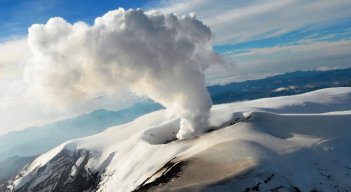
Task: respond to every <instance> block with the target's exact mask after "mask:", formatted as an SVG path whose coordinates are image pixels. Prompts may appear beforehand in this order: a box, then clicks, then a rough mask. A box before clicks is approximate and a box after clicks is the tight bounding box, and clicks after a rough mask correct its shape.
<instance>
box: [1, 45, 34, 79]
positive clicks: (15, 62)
mask: <svg viewBox="0 0 351 192" xmlns="http://www.w3.org/2000/svg"><path fill="white" fill-rule="evenodd" d="M29 54H30V52H29V48H28V46H27V42H26V39H18V40H11V41H7V42H4V43H1V44H0V79H3V78H14V77H18V76H20V75H21V73H22V70H23V64H24V62H25V61H26V59H27V58H28V57H29Z"/></svg>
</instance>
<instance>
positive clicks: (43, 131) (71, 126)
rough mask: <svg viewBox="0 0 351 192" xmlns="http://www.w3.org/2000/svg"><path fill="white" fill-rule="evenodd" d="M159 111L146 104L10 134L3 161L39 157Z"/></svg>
mask: <svg viewBox="0 0 351 192" xmlns="http://www.w3.org/2000/svg"><path fill="white" fill-rule="evenodd" d="M158 109H160V106H159V105H158V104H155V103H151V102H150V103H148V102H144V103H140V104H136V105H134V106H132V107H130V108H127V109H122V110H120V111H107V110H97V111H94V112H92V113H88V114H84V115H81V116H78V117H74V118H70V119H65V120H62V121H58V122H54V123H51V124H48V125H44V126H40V127H31V128H28V129H25V130H23V131H19V132H11V133H9V134H6V135H3V136H1V137H0V161H2V160H5V159H7V158H9V157H13V156H22V157H26V156H34V155H39V154H41V153H43V152H46V151H48V150H50V149H51V148H53V147H56V146H57V145H59V144H61V143H63V142H65V141H67V140H70V139H74V138H79V137H85V136H89V135H94V134H96V133H98V132H101V131H103V130H105V129H106V128H108V127H111V126H115V125H119V124H123V123H127V122H129V121H131V120H133V119H135V118H137V117H139V116H140V115H143V114H145V113H149V112H151V111H155V110H158Z"/></svg>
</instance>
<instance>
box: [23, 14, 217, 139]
mask: <svg viewBox="0 0 351 192" xmlns="http://www.w3.org/2000/svg"><path fill="white" fill-rule="evenodd" d="M210 40H211V31H210V29H209V28H208V27H207V26H205V25H203V24H202V22H200V21H199V20H197V19H196V18H195V17H194V16H192V15H189V16H176V15H174V14H162V13H156V12H144V11H143V10H139V9H138V10H132V9H131V10H127V11H125V10H123V9H121V8H120V9H118V10H114V11H110V12H108V13H106V14H105V15H104V16H102V17H99V18H96V19H95V22H94V24H93V25H92V26H88V25H87V24H85V23H83V22H78V23H74V24H70V23H68V22H66V21H65V20H64V19H62V18H52V19H50V20H49V21H48V22H47V23H46V24H44V25H41V24H35V25H32V26H31V27H30V28H29V35H28V44H29V47H30V50H31V53H32V59H31V61H30V62H29V65H28V67H27V69H26V77H27V79H28V80H29V81H30V82H31V83H32V84H33V87H34V88H35V89H36V90H37V92H40V93H43V95H45V96H46V97H47V98H54V99H55V101H54V102H56V103H57V102H58V101H60V102H59V103H60V104H70V103H74V102H77V101H79V100H82V99H89V98H91V97H93V96H95V95H99V94H100V95H101V94H113V93H115V92H118V91H119V90H120V89H121V88H123V87H124V86H126V87H128V88H129V89H130V90H131V91H133V92H135V93H137V94H139V95H146V96H147V97H149V98H151V99H153V100H155V101H156V102H159V103H160V104H162V105H163V106H165V107H166V108H167V109H169V110H172V111H173V112H174V113H176V114H177V115H178V116H179V117H180V118H181V123H180V130H179V132H178V134H177V137H178V138H179V139H185V138H188V137H191V136H193V135H195V134H198V133H200V132H201V128H202V127H206V126H207V119H208V113H209V109H210V108H211V100H210V97H209V94H208V92H207V88H206V86H205V84H204V71H205V70H206V69H207V68H208V67H209V65H210V64H211V63H218V62H220V58H219V57H218V55H216V54H215V53H214V52H213V50H212V47H211V44H210Z"/></svg>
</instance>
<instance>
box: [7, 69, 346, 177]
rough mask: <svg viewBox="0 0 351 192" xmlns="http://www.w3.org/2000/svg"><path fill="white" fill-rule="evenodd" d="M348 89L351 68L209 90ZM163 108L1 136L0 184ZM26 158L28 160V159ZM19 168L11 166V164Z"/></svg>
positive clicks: (216, 96)
mask: <svg viewBox="0 0 351 192" xmlns="http://www.w3.org/2000/svg"><path fill="white" fill-rule="evenodd" d="M347 86H351V68H350V69H340V70H332V71H297V72H292V73H286V74H282V75H277V76H273V77H268V78H265V79H259V80H250V81H244V82H239V83H230V84H226V85H223V86H222V85H215V86H210V87H208V89H209V92H210V94H211V97H212V102H213V104H220V103H228V102H234V101H242V100H252V99H258V98H266V97H275V96H284V95H294V94H300V93H305V92H309V91H313V90H317V89H321V88H329V87H347ZM161 108H162V107H161V106H160V105H159V104H157V103H154V102H152V101H145V102H143V103H138V104H135V105H133V106H132V107H130V108H127V109H123V110H120V111H108V110H97V111H94V112H92V113H89V114H84V115H80V116H77V117H74V118H70V119H66V120H62V121H58V122H54V123H51V124H48V125H44V126H38V127H30V128H27V129H24V130H22V131H17V132H11V133H8V134H6V135H3V136H0V172H2V173H3V174H0V183H1V179H2V178H6V177H9V176H11V175H13V172H18V171H19V170H20V169H21V168H23V166H24V165H25V164H26V163H28V162H31V160H32V158H33V156H37V155H39V154H42V153H44V152H46V151H48V150H49V149H52V148H53V147H55V146H57V145H59V144H61V143H63V142H65V141H68V140H71V139H74V138H80V137H85V136H89V135H94V134H96V133H99V132H101V131H103V130H105V129H107V128H109V127H111V126H116V125H120V124H123V123H127V122H130V121H132V120H134V119H135V118H137V117H139V116H141V115H144V114H147V113H149V112H152V111H156V110H159V109H161ZM27 157H28V158H27ZM15 161H16V162H21V163H16V165H18V166H15V167H13V166H4V165H11V162H12V164H13V162H15ZM6 169H8V170H6Z"/></svg>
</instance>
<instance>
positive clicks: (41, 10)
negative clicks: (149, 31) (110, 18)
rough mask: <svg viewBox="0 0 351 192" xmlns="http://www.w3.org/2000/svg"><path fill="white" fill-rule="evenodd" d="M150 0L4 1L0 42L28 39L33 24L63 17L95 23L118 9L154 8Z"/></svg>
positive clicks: (72, 20)
mask: <svg viewBox="0 0 351 192" xmlns="http://www.w3.org/2000/svg"><path fill="white" fill-rule="evenodd" d="M151 4H152V1H148V0H133V1H130V0H102V1H101V0H87V1H81V0H1V1H0V7H1V8H0V22H1V26H0V39H1V40H2V41H4V40H6V39H10V38H15V37H18V36H24V35H25V34H26V33H27V29H28V27H30V26H31V25H32V24H33V23H45V22H46V21H47V20H48V19H50V18H52V17H63V18H65V19H66V20H67V21H69V22H71V23H73V22H77V21H84V22H87V23H90V24H91V23H92V22H93V21H94V19H95V18H96V17H98V16H101V15H103V14H104V13H106V12H107V11H109V10H113V9H117V8H118V7H124V8H125V9H128V8H139V7H145V6H146V5H151Z"/></svg>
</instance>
